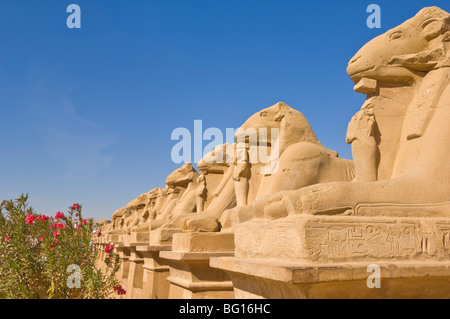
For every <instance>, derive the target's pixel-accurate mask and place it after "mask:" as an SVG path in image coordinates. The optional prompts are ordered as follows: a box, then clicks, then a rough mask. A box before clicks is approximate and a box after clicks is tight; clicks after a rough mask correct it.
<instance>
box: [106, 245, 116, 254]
mask: <svg viewBox="0 0 450 319" xmlns="http://www.w3.org/2000/svg"><path fill="white" fill-rule="evenodd" d="M113 250H114V245H106V247H105V252H107V253H108V254H109V253H110V252H112V251H113Z"/></svg>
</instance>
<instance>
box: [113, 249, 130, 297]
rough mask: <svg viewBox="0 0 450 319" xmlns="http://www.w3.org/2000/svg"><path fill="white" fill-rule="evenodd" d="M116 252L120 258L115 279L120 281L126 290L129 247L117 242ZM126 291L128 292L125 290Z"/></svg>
mask: <svg viewBox="0 0 450 319" xmlns="http://www.w3.org/2000/svg"><path fill="white" fill-rule="evenodd" d="M115 248H116V251H117V253H118V254H119V258H120V268H119V271H118V272H117V274H116V276H117V279H118V280H119V281H120V284H121V285H122V287H123V288H124V289H125V290H127V286H128V274H129V271H130V256H131V252H130V247H126V246H124V245H121V244H118V245H116V246H115ZM127 293H128V292H127Z"/></svg>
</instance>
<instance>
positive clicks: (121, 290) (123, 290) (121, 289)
mask: <svg viewBox="0 0 450 319" xmlns="http://www.w3.org/2000/svg"><path fill="white" fill-rule="evenodd" d="M113 289H114V290H115V291H117V294H118V295H125V294H126V293H127V292H126V291H125V289H123V288H122V286H121V285H117V286H115V287H114V288H113Z"/></svg>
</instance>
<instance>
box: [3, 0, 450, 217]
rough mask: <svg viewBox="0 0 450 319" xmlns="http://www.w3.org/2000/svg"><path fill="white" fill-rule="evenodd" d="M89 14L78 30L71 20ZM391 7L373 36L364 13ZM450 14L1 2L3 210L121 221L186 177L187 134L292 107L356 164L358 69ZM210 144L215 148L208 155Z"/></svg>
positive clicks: (414, 3)
mask: <svg viewBox="0 0 450 319" xmlns="http://www.w3.org/2000/svg"><path fill="white" fill-rule="evenodd" d="M71 3H75V4H78V5H79V6H80V7H81V10H82V12H81V17H82V28H81V29H79V30H75V29H68V28H67V26H66V18H67V16H68V15H69V14H68V13H66V7H67V6H68V5H69V4H71ZM371 3H376V4H378V5H380V7H381V10H382V12H381V18H382V28H381V29H369V28H368V27H367V26H366V19H367V17H368V16H369V13H366V8H367V6H368V5H369V4H371ZM430 5H437V6H439V7H441V8H442V9H444V10H447V11H450V2H448V1H418V0H410V1H406V0H395V1H392V0H389V1H361V0H342V1H331V0H330V1H320V0H319V1H308V2H307V1H299V0H281V1H275V0H271V1H266V0H239V1H238V0H171V1H167V0H158V1H153V0H132V1H123V0H120V1H118V0H108V1H106V0H69V1H67V0H39V1H33V0H2V1H1V2H0V120H1V125H0V199H9V198H15V197H16V196H18V195H19V194H20V193H22V192H24V193H29V195H30V197H31V203H32V205H33V206H34V207H35V208H36V209H37V210H38V212H40V213H48V214H52V215H53V214H54V213H55V212H56V211H57V210H66V209H67V207H68V206H69V205H71V204H72V203H74V202H78V203H80V204H83V205H84V211H85V213H86V214H87V215H89V216H91V217H95V218H109V217H110V216H111V214H112V213H113V212H114V210H116V209H118V208H120V207H122V206H124V205H126V204H127V203H128V202H129V201H130V200H132V199H133V198H135V197H137V196H138V195H140V194H142V193H145V192H147V191H149V190H150V189H152V188H154V187H163V186H164V181H165V178H166V177H167V175H168V174H169V173H171V172H172V171H173V170H174V169H175V168H176V167H177V166H178V165H176V164H174V163H173V162H172V161H171V157H170V152H171V149H172V147H173V145H174V144H175V143H176V142H174V141H171V138H170V137H171V133H172V131H173V130H174V129H175V128H177V127H186V128H188V129H190V130H193V124H194V120H196V119H199V120H203V126H204V128H207V127H218V128H220V129H223V130H224V131H225V128H227V127H239V126H240V125H241V124H242V123H243V122H244V121H245V120H246V119H247V118H248V117H249V116H251V115H252V114H253V113H255V112H257V111H259V110H260V109H262V108H265V107H268V106H271V105H273V104H275V103H276V102H278V101H283V102H285V103H287V104H288V105H290V106H291V107H293V108H295V109H297V110H299V111H301V112H302V113H303V114H304V115H305V116H306V118H307V119H308V120H309V122H310V124H311V125H312V127H313V129H314V131H315V132H316V134H317V135H318V137H319V139H320V140H321V141H322V143H323V144H324V145H325V146H327V147H328V148H331V149H333V150H336V151H338V152H339V153H340V155H341V156H342V157H345V158H351V151H350V147H349V146H348V145H347V144H346V143H345V134H346V130H347V124H348V122H349V120H350V119H351V117H352V115H353V114H354V113H355V112H356V111H357V110H358V109H359V108H360V107H361V105H362V102H363V99H364V97H363V96H362V95H360V94H357V93H355V92H353V90H352V89H353V83H352V82H351V81H350V79H349V77H348V75H347V74H346V67H347V63H348V61H349V60H350V58H351V57H352V56H353V55H354V54H355V53H356V51H357V50H358V49H359V48H360V47H361V46H362V45H364V44H365V43H366V42H367V41H369V40H370V39H372V38H373V37H375V36H377V35H379V34H381V33H384V32H386V31H387V30H388V29H390V28H392V27H395V26H397V25H398V24H400V23H402V22H403V21H405V20H406V19H408V18H410V17H412V16H414V15H415V14H416V13H417V12H418V11H419V10H420V9H421V8H422V7H425V6H430ZM205 144H206V143H205Z"/></svg>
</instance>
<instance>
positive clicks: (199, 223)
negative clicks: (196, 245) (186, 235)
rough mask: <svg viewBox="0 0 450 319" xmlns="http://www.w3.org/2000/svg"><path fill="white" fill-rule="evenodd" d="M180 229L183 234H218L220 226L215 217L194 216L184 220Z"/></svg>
mask: <svg viewBox="0 0 450 319" xmlns="http://www.w3.org/2000/svg"><path fill="white" fill-rule="evenodd" d="M181 228H182V230H183V231H184V232H219V231H220V229H221V224H220V222H219V220H218V219H217V218H215V217H211V216H201V217H198V216H196V217H191V218H186V219H184V220H183V222H182V226H181Z"/></svg>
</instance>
